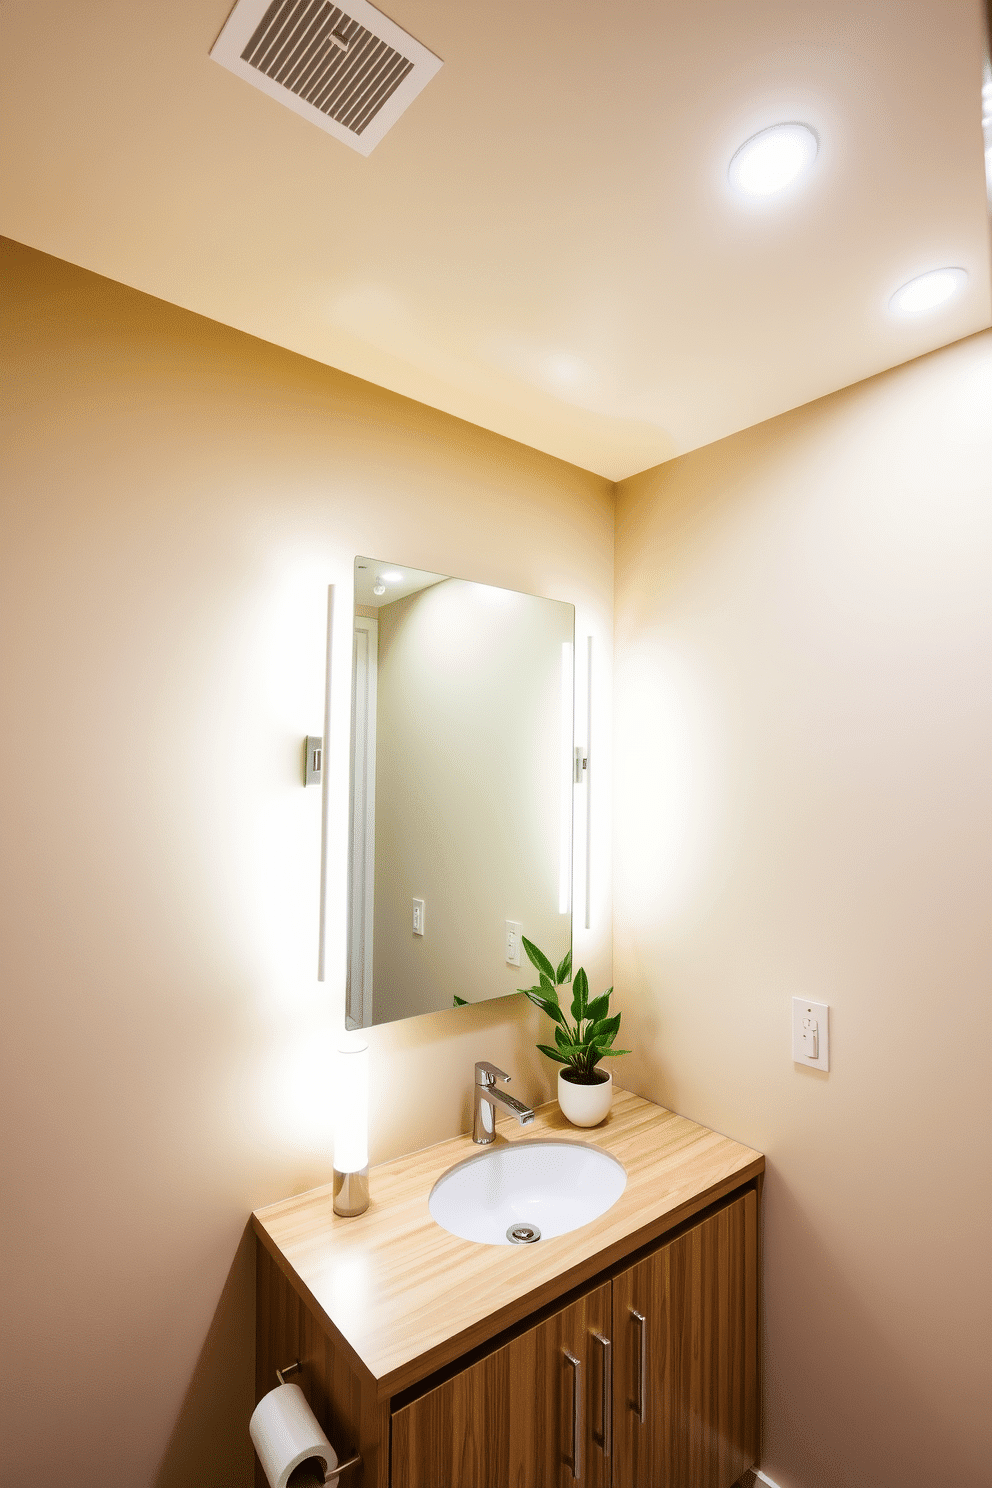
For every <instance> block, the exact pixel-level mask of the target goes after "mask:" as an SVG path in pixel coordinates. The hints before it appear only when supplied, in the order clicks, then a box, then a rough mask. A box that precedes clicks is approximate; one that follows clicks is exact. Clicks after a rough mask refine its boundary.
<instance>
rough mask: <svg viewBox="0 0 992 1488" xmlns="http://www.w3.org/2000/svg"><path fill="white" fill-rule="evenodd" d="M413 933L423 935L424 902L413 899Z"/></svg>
mask: <svg viewBox="0 0 992 1488" xmlns="http://www.w3.org/2000/svg"><path fill="white" fill-rule="evenodd" d="M413 933H414V935H423V933H424V901H423V899H414V901H413Z"/></svg>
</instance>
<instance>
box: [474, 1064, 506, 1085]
mask: <svg viewBox="0 0 992 1488" xmlns="http://www.w3.org/2000/svg"><path fill="white" fill-rule="evenodd" d="M509 1079H510V1077H509V1075H508V1074H507V1073H506V1070H501V1069H500V1067H499V1065H498V1064H490V1063H489V1060H488V1059H480V1060H479V1061H478V1062H477V1064H476V1066H475V1083H476V1085H495V1084H496V1081H497V1080H506V1081H507V1082H509Z"/></svg>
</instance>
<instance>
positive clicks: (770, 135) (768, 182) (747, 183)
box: [728, 124, 820, 196]
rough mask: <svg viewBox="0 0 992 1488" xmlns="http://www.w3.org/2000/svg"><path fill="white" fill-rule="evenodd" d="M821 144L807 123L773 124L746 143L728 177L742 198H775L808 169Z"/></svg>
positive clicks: (736, 156)
mask: <svg viewBox="0 0 992 1488" xmlns="http://www.w3.org/2000/svg"><path fill="white" fill-rule="evenodd" d="M819 148H820V142H819V140H818V139H817V137H816V135H815V134H814V132H813V130H812V129H810V127H809V125H808V124H773V125H772V126H771V128H770V129H763V130H762V131H761V133H760V134H755V135H752V136H751V138H750V139H749V140H745V142H744V144H743V145H741V147H740V149H739V150H738V151H737V154H736V155H735V156H734V158H733V160H732V161H731V162H730V169H729V171H728V175H729V177H730V184H731V186H733V188H734V190H735V191H739V192H740V193H741V194H742V195H743V196H774V194H775V193H776V192H777V191H784V190H785V188H786V187H787V186H791V185H792V183H793V181H795V180H796V179H797V177H798V176H801V175H802V173H803V171H805V170H808V169H809V167H810V166H811V165H812V164H813V161H814V160H815V159H816V152H817V150H818V149H819Z"/></svg>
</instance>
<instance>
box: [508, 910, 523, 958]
mask: <svg viewBox="0 0 992 1488" xmlns="http://www.w3.org/2000/svg"><path fill="white" fill-rule="evenodd" d="M523 933H524V927H523V925H522V924H521V923H520V921H519V920H507V921H506V964H507V966H519V965H520V937H521V936H522V935H523Z"/></svg>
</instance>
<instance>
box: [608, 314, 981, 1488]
mask: <svg viewBox="0 0 992 1488" xmlns="http://www.w3.org/2000/svg"><path fill="white" fill-rule="evenodd" d="M616 563H617V568H616V583H617V593H616V657H617V669H616V696H617V712H616V738H617V755H616V780H617V788H616V805H615V811H616V824H617V835H616V851H617V856H616V864H617V869H616V878H615V888H614V892H615V897H616V904H617V914H616V920H615V934H616V949H615V975H616V980H617V984H618V987H619V989H620V993H621V1000H622V1006H623V1009H624V1026H625V1034H624V1042H625V1043H627V1044H629V1045H631V1046H632V1047H633V1049H634V1050H636V1054H635V1055H634V1056H633V1057H632V1058H631V1059H630V1060H628V1061H625V1065H626V1076H627V1080H628V1081H629V1082H630V1083H631V1084H632V1085H633V1086H634V1087H635V1088H637V1089H639V1090H640V1091H642V1092H643V1093H644V1094H646V1095H649V1096H651V1097H653V1098H654V1099H656V1100H660V1101H662V1102H663V1103H665V1104H667V1105H671V1106H674V1107H675V1108H676V1109H678V1110H679V1111H683V1112H685V1113H686V1114H687V1115H690V1116H692V1117H695V1118H697V1119H698V1120H700V1121H703V1122H705V1123H707V1124H709V1125H711V1126H714V1127H716V1128H717V1129H719V1130H721V1131H725V1132H729V1133H732V1134H733V1135H734V1136H736V1137H738V1138H741V1139H742V1140H744V1141H746V1142H749V1143H751V1144H753V1145H754V1146H755V1147H758V1148H761V1149H762V1150H763V1151H765V1152H766V1153H767V1156H768V1177H767V1182H766V1187H765V1193H766V1198H767V1211H766V1231H765V1350H766V1352H765V1367H764V1388H765V1453H764V1464H763V1465H764V1469H765V1471H766V1472H767V1473H768V1475H769V1476H770V1477H771V1478H773V1479H774V1480H775V1481H776V1482H777V1483H779V1484H780V1485H781V1488H842V1485H843V1488H863V1485H868V1484H871V1485H873V1488H924V1485H926V1488H930V1485H931V1484H936V1483H941V1484H954V1485H955V1488H980V1485H986V1484H987V1483H988V1481H989V1479H988V1472H989V1463H990V1461H992V1440H990V1429H992V1414H990V1411H989V1400H990V1383H992V1381H990V1359H992V1352H990V1349H989V1336H990V1320H992V1318H990V1305H989V1304H990V1291H989V1253H990V1245H992V1227H990V1211H989V1197H990V1182H989V1175H990V1173H992V1151H990V1132H992V1123H990V1121H989V1049H990V1048H992V1024H990V1007H992V887H990V886H992V334H985V335H982V336H979V337H975V338H973V339H971V340H969V341H965V342H961V343H959V344H957V345H955V346H951V347H949V348H947V349H946V350H944V351H941V352H937V353H935V354H934V355H932V356H930V357H928V358H926V359H923V360H921V361H918V362H915V363H912V364H910V365H907V366H904V367H902V368H900V369H898V370H896V371H893V372H891V373H888V374H885V375H884V376H882V377H879V378H877V379H875V380H873V381H871V382H868V383H864V384H861V385H859V386H857V387H854V388H851V389H849V390H847V391H845V392H842V393H839V394H837V395H835V396H833V397H831V398H828V399H825V400H823V401H822V402H819V403H815V404H811V405H810V406H808V407H806V408H803V409H800V410H798V411H797V412H795V413H792V414H788V415H785V416H783V417H782V418H778V419H775V420H773V421H772V422H769V423H767V424H763V425H761V426H759V427H757V428H755V429H752V430H749V431H747V432H746V433H743V434H740V435H737V436H735V437H733V438H731V439H727V440H724V441H722V442H721V443H719V444H715V445H713V446H711V447H709V448H707V449H705V450H701V451H699V452H697V453H695V454H693V455H689V456H687V457H685V458H684V459H681V460H677V461H675V462H673V463H671V464H669V465H666V466H664V467H661V468H659V469H657V470H655V471H651V472H648V473H646V474H644V475H642V476H638V477H636V478H634V479H632V480H630V481H627V482H625V483H624V484H623V485H621V486H620V487H619V489H618V498H617V531H616ZM793 994H798V995H800V996H803V997H811V998H815V999H817V1000H820V1001H824V1002H827V1003H829V1004H830V1008H831V1026H830V1037H831V1069H830V1073H829V1074H821V1073H819V1072H816V1071H811V1070H808V1069H805V1068H803V1067H801V1066H795V1065H794V1064H793V1062H792V1058H791V1046H790V1000H791V997H792V996H793Z"/></svg>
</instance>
